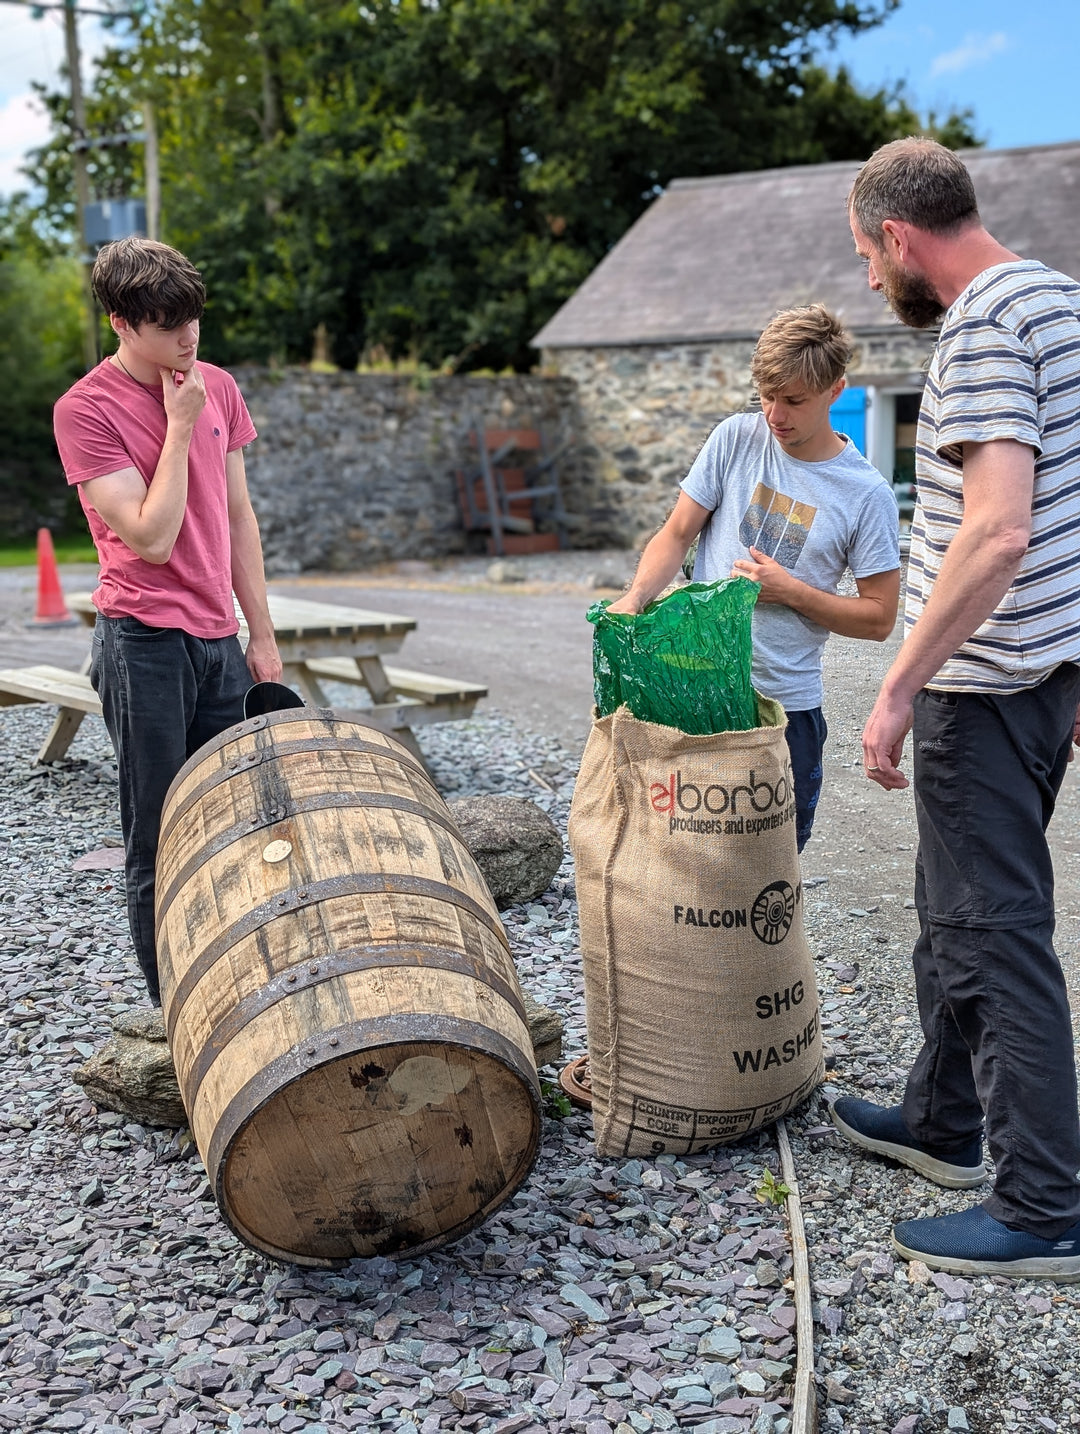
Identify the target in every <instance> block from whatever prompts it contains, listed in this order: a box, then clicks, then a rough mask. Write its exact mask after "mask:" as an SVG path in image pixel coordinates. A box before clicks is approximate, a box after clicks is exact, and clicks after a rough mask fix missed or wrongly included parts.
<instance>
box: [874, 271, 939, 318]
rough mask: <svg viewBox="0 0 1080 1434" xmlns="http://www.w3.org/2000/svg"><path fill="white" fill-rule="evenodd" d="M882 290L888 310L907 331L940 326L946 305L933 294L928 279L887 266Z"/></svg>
mask: <svg viewBox="0 0 1080 1434" xmlns="http://www.w3.org/2000/svg"><path fill="white" fill-rule="evenodd" d="M881 290H882V293H883V294H884V295H885V297H886V299H887V300H888V302H889V307H890V308H891V309H892V311H893V313H894V314H895V315H896V317H897V318H898V319H899V320H900V322H901V323H902V324H907V326H908V328H909V329H931V328H933V327H934V325H935V324H937V323H940V321H941V316H942V314H944V312H945V309H946V307H947V306H946V305H945V304H943V303H942V302H941V300H940V299H939V298H938V296H937V294H936V293H935V292H934V289H933V287H932V286H931V284H930V281H929V279H924V278H923V276H922V275H921V274H912V273H910V272H909V271H908V270H906V269H898V268H895V267H894V266H893V265H891V264H890V265H889V266H888V268H887V269H886V270H885V272H884V273H883V275H882V279H881Z"/></svg>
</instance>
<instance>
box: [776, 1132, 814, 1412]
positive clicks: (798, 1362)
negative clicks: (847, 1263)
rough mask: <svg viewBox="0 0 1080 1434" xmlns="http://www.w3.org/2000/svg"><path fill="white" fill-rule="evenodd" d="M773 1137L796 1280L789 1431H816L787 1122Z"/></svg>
mask: <svg viewBox="0 0 1080 1434" xmlns="http://www.w3.org/2000/svg"><path fill="white" fill-rule="evenodd" d="M776 1138H777V1142H778V1144H779V1146H780V1169H781V1173H782V1175H783V1180H784V1184H785V1185H786V1186H787V1187H788V1194H787V1214H788V1224H789V1225H790V1227H791V1256H792V1261H793V1264H794V1269H793V1271H792V1278H793V1279H794V1282H795V1351H796V1353H795V1393H794V1396H793V1399H792V1406H791V1434H815V1431H816V1429H817V1427H818V1422H817V1395H816V1393H815V1390H814V1315H813V1309H812V1306H811V1298H810V1258H809V1254H808V1252H807V1248H806V1228H805V1226H804V1225H803V1217H802V1205H801V1204H800V1202H799V1181H798V1177H797V1176H796V1174H795V1158H794V1156H793V1155H792V1153H791V1141H790V1140H789V1139H788V1132H787V1125H786V1124H785V1122H784V1121H783V1120H782V1119H781V1120H778V1121H777V1122H776Z"/></svg>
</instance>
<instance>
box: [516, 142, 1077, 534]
mask: <svg viewBox="0 0 1080 1434" xmlns="http://www.w3.org/2000/svg"><path fill="white" fill-rule="evenodd" d="M965 161H966V162H967V164H968V166H969V168H970V170H971V174H972V177H973V179H974V181H975V188H976V193H977V195H978V199H979V208H980V212H981V214H982V216H983V219H984V221H985V223H986V225H987V227H988V228H989V229H990V231H991V232H992V233H993V234H994V235H995V237H996V238H998V239H999V240H1000V241H1001V242H1002V243H1004V244H1005V245H1007V246H1008V247H1009V248H1011V249H1013V250H1015V251H1016V252H1017V253H1019V254H1022V255H1024V256H1025V257H1029V258H1036V259H1041V260H1043V261H1044V262H1045V263H1047V264H1048V265H1050V266H1051V267H1053V268H1056V269H1061V270H1063V271H1064V272H1065V273H1067V274H1070V275H1074V276H1080V143H1071V144H1059V145H1045V146H1039V147H1034V148H1028V149H1012V150H976V151H971V152H969V153H968V154H966V155H965ZM858 168H859V165H858V164H857V163H841V164H819V165H807V166H800V167H793V168H788V169H774V170H766V171H763V172H760V173H754V174H733V175H719V176H717V177H716V178H710V179H686V180H676V181H675V182H674V183H672V184H671V186H670V187H669V188H668V189H667V190H666V191H665V192H664V193H663V194H662V195H661V196H660V197H659V198H658V199H657V200H656V202H655V203H654V204H653V205H652V206H651V207H650V208H649V209H648V210H647V211H646V212H645V214H643V215H642V217H641V218H640V219H639V220H638V222H637V223H636V224H635V225H634V226H633V227H632V228H631V229H630V230H629V232H628V233H627V234H626V235H625V237H624V238H623V239H622V240H621V241H620V242H619V243H618V244H617V245H616V246H615V247H614V249H612V251H611V252H610V254H608V255H607V257H606V258H605V259H604V260H603V261H602V262H601V263H600V264H599V265H598V267H597V268H596V269H595V270H594V271H593V273H592V274H591V275H590V276H589V278H588V279H587V280H586V281H585V283H584V284H583V285H582V286H581V288H580V289H579V290H578V291H577V293H575V294H574V295H573V296H572V297H571V298H570V299H569V300H568V301H567V303H566V304H564V305H563V307H562V308H561V309H560V310H559V311H558V313H557V314H556V315H555V316H554V318H552V319H551V321H550V322H549V323H548V324H546V325H545V327H544V328H543V329H542V330H541V331H540V333H539V334H538V335H537V336H536V338H535V339H534V341H533V342H534V343H535V344H536V346H537V347H538V348H540V349H541V351H542V355H543V367H544V370H545V371H546V372H548V373H557V374H559V375H561V376H563V377H566V378H571V379H573V380H574V383H575V385H576V389H577V393H576V413H575V426H576V427H577V430H578V437H579V444H580V450H581V456H582V458H584V459H585V460H586V461H584V462H582V463H581V465H580V466H579V467H578V468H577V471H576V472H575V474H574V488H573V491H572V492H568V493H567V501H568V504H569V506H570V507H571V509H572V510H573V511H574V512H575V513H576V514H577V515H578V523H579V533H580V538H579V541H583V542H585V543H586V544H587V545H590V546H591V545H593V544H600V543H611V544H615V545H629V546H635V545H637V544H638V543H639V542H640V541H641V540H642V539H643V538H644V537H645V536H647V535H648V534H649V533H650V532H652V531H653V530H654V529H655V528H656V527H657V525H658V524H659V523H660V522H662V521H663V519H664V517H665V516H666V514H667V512H668V511H669V509H670V507H671V505H672V502H673V501H674V497H675V491H676V488H677V485H678V483H679V481H680V480H681V479H682V478H683V477H684V476H685V474H686V470H687V468H688V467H689V465H690V463H691V462H692V460H693V458H694V456H695V454H696V453H697V450H698V448H699V447H700V446H701V444H702V442H703V441H704V440H705V438H706V437H707V435H708V433H709V432H710V430H711V429H712V427H713V426H714V425H715V424H716V423H717V422H719V420H720V419H722V418H725V417H727V416H728V415H730V414H731V413H734V412H737V411H738V410H740V409H741V408H743V407H744V406H745V405H746V404H747V403H748V402H750V401H752V391H751V386H750V376H749V361H750V355H751V352H752V350H753V347H754V343H755V341H756V339H757V336H758V334H759V333H760V332H761V330H762V328H763V327H764V325H765V324H766V323H767V322H768V321H769V319H770V318H771V317H772V315H773V314H774V313H776V311H777V310H778V309H781V308H785V307H787V306H788V305H791V304H799V303H810V302H813V301H821V302H822V303H824V304H826V305H827V306H828V307H829V308H831V309H832V310H833V311H834V312H836V313H837V314H839V315H840V316H841V317H842V318H843V319H844V321H845V322H846V324H847V325H848V327H849V328H850V329H851V331H852V332H853V334H854V336H855V338H856V340H857V342H858V356H857V359H856V364H855V366H854V367H853V369H852V370H851V372H850V374H849V385H850V387H849V390H848V392H847V393H845V394H844V395H843V396H842V398H841V400H840V401H839V403H838V405H837V409H836V411H835V413H834V425H835V426H836V427H838V428H841V429H843V430H844V431H846V432H848V433H850V434H851V436H852V437H853V439H854V440H855V441H856V442H857V443H858V444H859V446H860V448H862V450H863V451H864V452H865V453H866V454H867V456H868V457H869V458H870V460H871V462H873V463H874V464H876V465H877V467H878V468H879V469H880V470H881V471H882V472H883V473H884V474H885V475H886V476H887V477H890V478H893V479H894V481H896V480H899V481H903V480H905V479H908V478H909V477H910V476H911V473H912V467H913V457H914V455H913V453H912V448H913V444H914V423H915V420H916V418H917V414H918V405H919V396H920V393H921V390H922V385H923V374H924V372H925V367H926V364H927V362H928V360H929V357H930V353H931V351H932V348H933V343H934V335H933V334H932V333H919V332H916V331H914V330H911V329H905V328H904V327H903V326H902V325H900V324H899V323H898V322H897V321H896V320H895V319H894V318H893V316H892V314H891V313H890V312H889V311H888V310H887V309H886V307H885V305H884V303H883V301H882V300H881V298H880V296H879V295H876V294H873V293H871V292H870V290H869V288H868V286H867V283H866V276H865V273H864V270H863V267H862V265H861V264H860V263H859V261H858V260H857V258H856V256H855V253H854V246H853V244H852V240H851V235H850V233H849V231H848V226H847V218H846V197H847V194H848V191H849V190H850V188H851V184H852V181H853V180H854V178H855V174H856V172H857V170H858Z"/></svg>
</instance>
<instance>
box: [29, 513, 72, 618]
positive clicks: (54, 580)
mask: <svg viewBox="0 0 1080 1434" xmlns="http://www.w3.org/2000/svg"><path fill="white" fill-rule="evenodd" d="M37 560H38V590H37V611H36V612H35V613H34V616H33V619H32V622H31V623H30V624H29V625H30V626H33V627H70V626H72V625H74V624H75V623H77V622H78V618H75V617H72V615H71V613H70V612H68V609H67V604H66V603H65V602H64V594H63V590H62V589H61V587H60V573H59V571H58V570H57V567H56V554H55V553H54V552H53V543H52V534H51V533H50V532H49V530H48V528H39V529H38V535H37Z"/></svg>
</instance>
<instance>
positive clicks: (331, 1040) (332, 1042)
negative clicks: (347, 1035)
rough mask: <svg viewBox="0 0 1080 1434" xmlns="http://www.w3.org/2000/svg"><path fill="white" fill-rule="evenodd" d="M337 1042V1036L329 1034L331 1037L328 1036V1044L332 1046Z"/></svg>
mask: <svg viewBox="0 0 1080 1434" xmlns="http://www.w3.org/2000/svg"><path fill="white" fill-rule="evenodd" d="M337 1043H338V1038H337V1036H331V1037H330V1044H331V1045H332V1046H336V1045H337Z"/></svg>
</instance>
